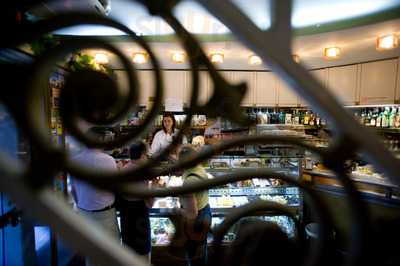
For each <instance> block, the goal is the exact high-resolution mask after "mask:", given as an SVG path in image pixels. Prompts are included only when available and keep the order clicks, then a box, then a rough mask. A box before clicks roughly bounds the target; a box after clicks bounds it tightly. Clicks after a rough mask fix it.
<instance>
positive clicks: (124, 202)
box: [117, 142, 153, 264]
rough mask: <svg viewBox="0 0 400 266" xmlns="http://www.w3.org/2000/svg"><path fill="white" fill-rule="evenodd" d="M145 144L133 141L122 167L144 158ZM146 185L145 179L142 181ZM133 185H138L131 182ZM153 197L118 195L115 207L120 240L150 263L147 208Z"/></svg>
mask: <svg viewBox="0 0 400 266" xmlns="http://www.w3.org/2000/svg"><path fill="white" fill-rule="evenodd" d="M145 154H146V145H145V144H144V143H143V142H138V143H134V144H132V145H131V146H130V147H129V157H130V162H129V163H128V164H126V165H125V166H124V168H129V167H134V166H135V165H137V164H138V163H139V162H140V161H142V160H143V159H145ZM143 183H144V184H143V185H144V186H147V185H148V182H147V181H144V182H143ZM133 185H138V184H137V183H136V184H133ZM152 205H153V199H152V198H150V199H145V200H144V199H140V198H132V197H127V196H120V197H118V204H117V209H118V210H119V215H120V225H121V238H122V242H123V243H124V244H125V245H127V246H128V247H130V248H132V249H133V250H134V251H136V252H137V253H138V254H139V255H141V256H143V257H145V259H146V260H148V262H149V264H150V261H151V259H150V255H151V235H150V231H151V230H150V218H149V208H151V207H152Z"/></svg>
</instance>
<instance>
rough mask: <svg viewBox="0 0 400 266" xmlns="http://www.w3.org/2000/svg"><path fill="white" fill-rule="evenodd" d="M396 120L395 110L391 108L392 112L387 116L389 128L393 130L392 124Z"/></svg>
mask: <svg viewBox="0 0 400 266" xmlns="http://www.w3.org/2000/svg"><path fill="white" fill-rule="evenodd" d="M395 120H396V108H394V107H392V112H391V113H390V116H389V127H390V128H394V122H395Z"/></svg>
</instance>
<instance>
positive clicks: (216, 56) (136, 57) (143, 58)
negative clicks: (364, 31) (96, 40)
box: [95, 34, 398, 65]
mask: <svg viewBox="0 0 400 266" xmlns="http://www.w3.org/2000/svg"><path fill="white" fill-rule="evenodd" d="M397 46H398V37H397V36H396V35H395V34H390V35H386V36H382V37H378V38H377V40H376V49H377V50H378V51H381V50H388V49H393V48H396V47H397ZM340 54H341V49H340V48H339V47H327V48H325V49H324V57H325V58H327V59H336V58H339V57H340ZM209 56H210V60H211V62H213V63H223V62H224V54H223V53H221V52H218V53H211V54H210V55H209ZM147 59H148V54H147V53H145V52H136V53H134V54H133V62H134V63H135V64H144V63H146V62H147ZM171 60H172V62H174V63H177V64H180V63H183V62H185V60H186V54H185V53H184V52H174V53H173V54H172V57H171ZM293 60H294V61H295V62H297V63H299V62H300V57H299V56H298V55H293ZM95 61H96V62H97V63H99V64H107V63H108V57H107V55H106V54H103V53H98V54H96V55H95ZM248 63H249V65H261V64H262V60H261V58H260V57H259V56H257V55H254V54H252V55H250V56H249V58H248Z"/></svg>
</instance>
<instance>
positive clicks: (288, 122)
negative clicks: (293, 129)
mask: <svg viewBox="0 0 400 266" xmlns="http://www.w3.org/2000/svg"><path fill="white" fill-rule="evenodd" d="M285 124H286V125H291V124H293V122H292V114H291V113H289V112H288V113H286V114H285Z"/></svg>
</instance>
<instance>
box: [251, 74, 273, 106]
mask: <svg viewBox="0 0 400 266" xmlns="http://www.w3.org/2000/svg"><path fill="white" fill-rule="evenodd" d="M276 87H277V79H276V77H275V76H274V74H273V73H272V72H256V89H255V104H256V105H257V106H275V105H276V104H277V99H276V97H277V95H276V93H277V88H276Z"/></svg>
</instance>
